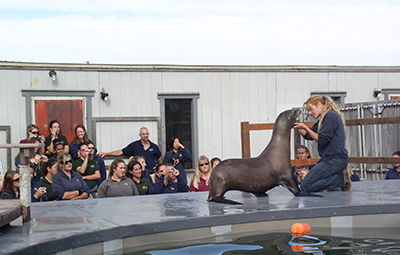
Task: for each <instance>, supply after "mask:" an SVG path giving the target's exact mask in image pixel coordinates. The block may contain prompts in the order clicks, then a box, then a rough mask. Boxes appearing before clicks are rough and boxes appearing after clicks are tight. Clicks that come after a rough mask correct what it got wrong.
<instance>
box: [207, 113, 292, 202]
mask: <svg viewBox="0 0 400 255" xmlns="http://www.w3.org/2000/svg"><path fill="white" fill-rule="evenodd" d="M299 114H300V110H299V109H293V110H287V111H284V112H282V113H281V114H280V115H279V116H278V118H277V119H276V121H275V125H274V130H273V132H272V138H271V141H270V142H269V144H268V145H267V147H266V148H265V149H264V151H263V152H261V154H260V155H259V156H258V157H256V158H245V159H227V160H224V161H222V162H221V163H219V164H218V166H217V167H216V168H215V169H214V170H213V171H212V173H211V177H210V183H211V184H210V190H209V195H208V199H207V200H208V201H215V202H220V203H229V204H240V203H238V202H235V201H232V200H228V199H225V198H224V194H225V193H226V192H227V191H228V190H240V191H246V192H251V193H253V194H255V195H266V194H265V192H266V191H267V190H270V189H272V188H274V187H275V186H279V185H282V186H284V187H286V188H287V189H288V190H289V191H290V192H292V193H293V194H294V195H297V194H299V193H300V190H299V187H298V186H297V182H296V179H295V177H294V173H293V169H292V167H291V165H290V133H291V129H292V128H293V126H294V124H295V122H296V118H297V116H298V115H299Z"/></svg>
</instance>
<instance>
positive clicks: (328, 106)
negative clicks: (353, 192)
mask: <svg viewBox="0 0 400 255" xmlns="http://www.w3.org/2000/svg"><path fill="white" fill-rule="evenodd" d="M303 106H304V108H305V109H306V110H307V111H308V114H309V115H311V116H313V117H314V118H315V119H318V121H317V123H315V124H314V125H313V126H312V127H311V128H309V127H308V126H306V125H305V124H304V123H296V124H295V128H296V129H297V130H298V131H299V133H300V134H301V135H302V136H303V137H304V138H305V139H307V140H314V141H316V142H317V143H318V153H319V155H320V157H321V159H320V161H318V163H317V165H315V166H314V167H313V168H312V169H310V172H309V173H308V174H307V175H306V177H305V178H304V179H303V180H302V182H301V184H300V188H301V190H302V191H305V192H317V191H321V190H335V189H337V188H342V190H343V191H348V190H350V188H351V179H350V178H351V172H350V171H349V170H348V169H347V165H348V152H347V150H346V148H345V145H346V143H345V132H344V126H345V120H344V117H343V115H342V114H341V112H340V111H339V109H338V108H337V106H336V104H335V103H334V102H333V100H332V98H330V97H321V96H312V97H310V98H309V99H308V100H307V101H306V102H305V103H304V104H303Z"/></svg>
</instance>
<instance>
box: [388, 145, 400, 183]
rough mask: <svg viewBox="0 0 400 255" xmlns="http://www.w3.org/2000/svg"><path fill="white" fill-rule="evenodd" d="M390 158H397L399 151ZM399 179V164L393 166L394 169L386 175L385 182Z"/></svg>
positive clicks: (399, 154)
mask: <svg viewBox="0 0 400 255" xmlns="http://www.w3.org/2000/svg"><path fill="white" fill-rule="evenodd" d="M392 157H396V158H399V157H400V151H395V152H393V154H392ZM392 179H400V164H394V167H393V168H392V169H390V170H389V171H388V172H387V173H386V177H385V180H392Z"/></svg>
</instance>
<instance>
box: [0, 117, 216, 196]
mask: <svg viewBox="0 0 400 255" xmlns="http://www.w3.org/2000/svg"><path fill="white" fill-rule="evenodd" d="M49 131H50V134H49V136H47V137H43V136H41V135H40V134H39V128H38V127H37V126H36V125H34V124H31V125H29V126H28V127H27V134H28V137H27V138H26V139H23V140H21V141H20V143H45V147H44V148H43V147H41V148H35V152H34V155H32V156H31V157H29V161H30V170H31V187H32V192H31V193H32V202H39V201H53V200H74V199H86V198H89V197H93V198H96V197H99V198H103V197H115V196H134V195H146V194H162V193H176V192H189V191H191V192H197V191H208V190H209V185H210V183H209V180H210V175H211V171H212V168H213V166H214V167H215V166H216V165H217V164H218V163H219V162H221V160H220V159H219V158H214V159H213V160H212V162H210V161H209V160H208V158H207V157H206V156H200V158H199V159H198V162H197V167H196V169H195V174H194V176H193V178H192V180H191V181H190V184H189V185H188V183H187V176H186V171H185V169H184V164H185V162H187V161H189V160H192V155H191V153H190V152H189V150H188V149H187V148H185V147H184V146H183V144H182V143H181V142H180V139H179V138H177V137H175V138H174V139H172V141H171V150H170V151H168V152H167V153H166V154H165V156H164V158H163V157H162V156H161V152H160V150H159V148H158V146H157V145H156V144H154V143H152V142H151V141H150V140H149V131H148V129H147V128H146V127H142V128H141V129H140V133H139V136H140V140H137V141H134V142H132V143H130V144H129V145H128V146H126V147H125V148H123V149H121V150H116V151H112V152H99V153H97V149H96V147H95V145H94V143H93V142H92V141H90V140H89V139H88V137H87V134H86V129H85V127H84V126H83V125H77V126H76V128H75V137H74V140H73V141H72V142H71V143H70V144H68V140H67V139H66V137H65V136H63V135H61V128H60V124H59V122H58V121H52V122H50V124H49ZM105 156H117V157H119V156H128V157H129V156H130V158H129V161H128V163H127V164H126V163H125V161H124V160H123V159H121V158H117V159H115V160H114V161H113V162H112V163H111V165H110V166H109V171H108V177H107V176H106V166H105V163H104V160H103V157H105ZM15 164H16V166H17V169H18V165H19V155H18V156H17V157H16V159H15ZM18 197H19V174H18V171H9V172H7V173H6V175H5V177H4V182H3V185H2V187H1V190H0V198H1V199H16V198H18Z"/></svg>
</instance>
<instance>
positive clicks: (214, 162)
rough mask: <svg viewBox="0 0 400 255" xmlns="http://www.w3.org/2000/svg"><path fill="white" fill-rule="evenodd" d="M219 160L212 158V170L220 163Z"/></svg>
mask: <svg viewBox="0 0 400 255" xmlns="http://www.w3.org/2000/svg"><path fill="white" fill-rule="evenodd" d="M221 161H222V160H221V159H220V158H218V157H215V158H212V159H211V167H212V169H214V168H216V167H217V166H218V164H219V163H221Z"/></svg>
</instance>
